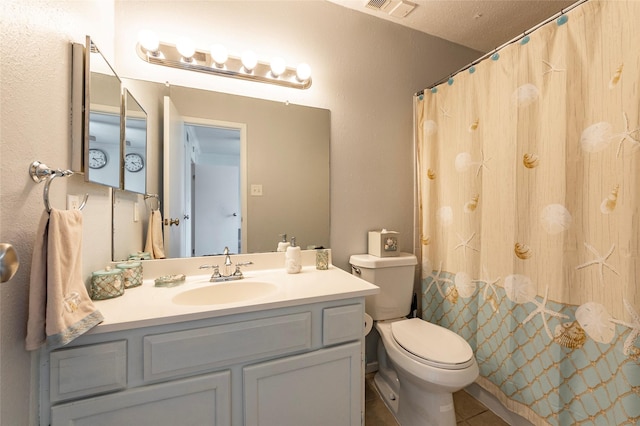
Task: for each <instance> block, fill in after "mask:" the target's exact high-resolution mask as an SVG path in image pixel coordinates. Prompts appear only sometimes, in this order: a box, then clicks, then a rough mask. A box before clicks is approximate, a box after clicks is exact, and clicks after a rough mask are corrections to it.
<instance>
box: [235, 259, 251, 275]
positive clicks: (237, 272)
mask: <svg viewBox="0 0 640 426" xmlns="http://www.w3.org/2000/svg"><path fill="white" fill-rule="evenodd" d="M247 265H253V262H238V263H236V271H235V272H234V273H233V276H234V277H240V278H242V277H243V275H242V271H241V270H240V267H241V266H247Z"/></svg>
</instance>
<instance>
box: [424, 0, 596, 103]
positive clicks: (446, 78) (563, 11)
mask: <svg viewBox="0 0 640 426" xmlns="http://www.w3.org/2000/svg"><path fill="white" fill-rule="evenodd" d="M587 1H589V0H578V1H576V2H575V3H573V4H572V5H571V6H569V7H567V8H565V9H560V12H558V13H556V14H555V15H553V16H551V17H549V18H547V19H545V20H544V21H542V22H540V23H539V24H537V25H535V26H534V27H532V28H530V29H528V30H527V31H525V32H523V33H522V34H520V35H518V36H516V37H514V38H513V39H511V40H509V41H508V42H506V43H504V44H502V45H501V46H499V47H496V48H495V49H493V50H491V51H490V52H487V53H486V54H484V55H482V56H481V57H479V58H478V59H476V60H475V61H473V62H470V63H468V64H467V65H465V66H464V67H462V68H460V69H459V70H458V71H456V72H454V73H453V74H449V75H448V76H446V77H444V78H441V79H440V80H438V81H437V82H435V83H434V84H432V85H431V86H429V87H427V88H426V89H423V90H420V91H418V92H416V94H415V96H421V95H423V94H424V91H425V90H430V89H432V88H434V87H436V86H437V85H439V84H442V83H444V82H445V81H447V80H449V78H451V77H453V76H454V75H456V74H458V73H460V72H462V71H465V70H468V69H469V68H471V67H472V66H474V65H477V64H479V63H480V62H482V61H484V60H485V59H487V58H488V57H490V56H491V55H493V54H495V53H496V52H497V51H499V50H502V49H504V48H505V47H507V46H508V45H510V44H513V43H516V42H517V41H519V40H522V39H523V38H525V37H526V36H528V35H529V34H531V33H532V32H534V31H535V30H537V29H538V28H540V27H542V26H544V25H546V24H548V23H549V22H551V21H553V20H555V19H557V18H558V17H560V16H562V15H564V14H565V13H567V12H569V11H570V10H572V9H574V8H576V7H578V6H580V5H581V4H582V3H586V2H587Z"/></svg>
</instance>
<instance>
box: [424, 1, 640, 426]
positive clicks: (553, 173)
mask: <svg viewBox="0 0 640 426" xmlns="http://www.w3.org/2000/svg"><path fill="white" fill-rule="evenodd" d="M639 24H640V2H638V1H596V0H590V1H588V2H586V3H583V4H581V5H579V6H577V7H576V8H574V9H572V10H570V11H569V12H567V13H565V14H563V15H561V16H560V17H558V18H557V19H554V20H553V21H551V22H549V23H548V24H545V25H544V26H542V27H540V28H539V29H537V30H536V31H534V32H532V33H531V34H529V35H527V36H526V37H523V38H522V39H521V40H518V41H516V42H514V43H512V44H510V45H508V46H507V47H505V48H503V49H501V50H499V51H497V52H495V53H494V54H493V55H492V56H490V57H488V58H487V59H486V60H483V61H481V62H479V63H477V64H476V65H474V66H472V67H470V68H468V69H466V70H464V71H461V72H460V73H458V74H457V75H454V76H452V77H451V78H450V79H449V80H448V81H447V82H445V83H443V84H441V85H439V86H436V87H434V88H432V89H429V90H426V91H425V92H424V94H423V95H420V96H419V97H417V99H416V100H415V105H416V121H415V122H416V139H417V142H416V148H417V154H416V155H417V163H418V164H417V170H418V172H417V173H418V176H417V180H418V197H419V206H418V208H419V221H420V223H419V228H420V229H419V232H420V239H421V258H422V263H421V269H422V272H421V285H422V293H423V294H422V316H423V318H424V319H425V320H428V321H430V322H433V323H437V324H440V325H442V326H444V327H447V328H449V329H452V330H454V331H456V332H457V333H459V334H460V335H462V336H463V337H464V338H466V339H467V341H468V342H469V343H470V344H471V346H472V348H473V349H474V352H475V355H476V358H477V361H478V364H479V367H480V377H479V379H478V380H477V383H478V384H479V385H480V386H482V387H483V388H485V389H486V390H488V391H489V392H490V393H491V394H493V395H495V396H496V397H497V398H498V399H499V400H500V401H501V402H502V403H503V404H504V405H505V406H506V407H507V408H509V409H511V410H512V411H514V412H516V413H518V414H520V415H521V416H524V417H525V418H527V419H528V420H529V421H531V422H532V423H534V424H536V425H562V426H564V425H637V424H639V423H640V338H639V336H640V288H639V285H640V253H639V248H640V247H639V246H640V210H639V208H638V206H639V205H640V185H639V183H640V28H639V27H638V25H639Z"/></svg>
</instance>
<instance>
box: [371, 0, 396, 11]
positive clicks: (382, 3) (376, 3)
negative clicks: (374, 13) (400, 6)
mask: <svg viewBox="0 0 640 426" xmlns="http://www.w3.org/2000/svg"><path fill="white" fill-rule="evenodd" d="M390 3H391V0H369V1H368V2H367V4H366V5H365V6H366V7H368V8H369V9H373V10H382V11H384V10H385V8H386V6H389V4H390Z"/></svg>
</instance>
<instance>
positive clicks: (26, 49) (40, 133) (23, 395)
mask: <svg viewBox="0 0 640 426" xmlns="http://www.w3.org/2000/svg"><path fill="white" fill-rule="evenodd" d="M93 16H99V17H100V19H96V20H93V19H92V17H93ZM0 17H1V18H0V19H1V22H0V31H1V37H0V58H1V63H2V65H1V66H2V73H1V80H0V81H1V86H0V99H1V102H2V103H1V105H0V107H1V109H0V114H1V115H0V124H1V127H0V138H1V140H0V164H1V167H0V185H1V186H0V240H1V241H2V242H10V243H12V244H13V245H14V246H15V247H16V248H17V250H18V253H19V256H20V261H21V266H20V269H19V271H18V273H17V275H16V276H15V277H14V278H13V279H12V280H11V281H9V282H7V283H4V284H3V285H2V287H1V288H0V344H1V349H2V351H1V353H0V383H1V385H0V416H1V417H0V424H2V425H24V424H27V419H29V418H30V421H31V422H32V423H33V422H35V416H30V415H29V413H30V410H29V406H30V404H34V403H35V402H34V401H32V399H34V398H35V397H36V393H35V389H36V388H35V386H34V385H33V384H32V382H33V381H34V380H35V376H32V375H31V374H30V368H31V361H30V359H31V356H30V354H29V353H28V352H26V351H25V350H24V335H25V327H26V317H27V315H26V312H27V290H28V280H29V270H30V263H31V246H32V244H33V238H34V231H35V229H34V228H35V227H36V226H37V224H38V220H39V218H40V215H41V212H42V210H43V203H42V190H43V187H42V186H41V185H35V184H34V183H33V181H31V178H30V177H29V175H28V173H27V170H28V166H29V164H30V163H31V162H32V161H34V160H40V161H42V162H44V163H46V164H48V165H49V166H52V167H55V168H67V167H69V166H70V156H69V150H68V147H69V143H68V141H69V124H68V123H69V94H70V85H69V83H70V41H76V42H83V41H84V36H85V35H86V34H88V33H90V34H92V35H94V36H97V37H100V38H101V39H102V40H103V43H102V45H101V47H102V48H103V49H105V50H107V51H110V52H113V42H112V40H113V5H112V4H111V3H110V2H100V1H98V0H95V1H82V2H78V1H72V0H69V1H61V0H56V1H53V0H52V1H35V0H34V1H28V2H25V1H22V0H3V2H2V3H1V5H0ZM90 21H93V22H90ZM81 182H82V177H80V176H74V177H72V178H69V179H68V180H67V179H58V180H56V182H54V183H53V185H52V186H51V195H52V204H53V205H54V206H56V207H60V208H61V207H62V206H64V199H65V196H64V194H65V192H66V188H67V186H68V187H69V188H70V190H73V189H72V188H74V187H77V189H78V191H85V190H87V191H89V192H90V193H91V196H92V200H91V201H95V202H94V206H95V205H98V204H100V201H99V200H97V199H98V198H100V195H102V196H103V198H104V190H102V189H100V188H96V187H95V186H88V185H84V184H82V183H81ZM80 187H82V188H80ZM85 187H86V188H85ZM104 199H105V200H106V198H104ZM107 208H108V204H107ZM98 211H99V210H98ZM107 211H108V210H107ZM107 217H108V220H109V223H110V217H109V215H107ZM107 235H108V233H107ZM89 243H90V241H89ZM104 244H106V245H107V246H109V247H110V244H108V241H105V242H104ZM94 245H95V243H94ZM30 377H31V379H30ZM32 390H33V391H32Z"/></svg>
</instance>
